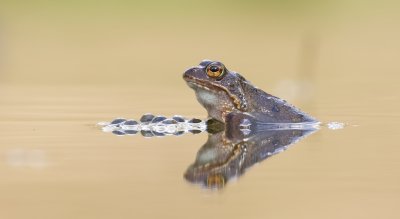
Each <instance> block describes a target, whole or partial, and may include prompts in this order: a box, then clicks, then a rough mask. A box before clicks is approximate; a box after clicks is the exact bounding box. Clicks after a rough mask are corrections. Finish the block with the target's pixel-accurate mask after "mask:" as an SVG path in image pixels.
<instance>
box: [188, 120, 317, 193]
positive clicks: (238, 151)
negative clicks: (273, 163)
mask: <svg viewBox="0 0 400 219" xmlns="http://www.w3.org/2000/svg"><path fill="white" fill-rule="evenodd" d="M250 127H251V126H250ZM277 127H278V126H270V127H267V128H260V127H253V128H250V129H249V128H246V129H242V128H241V127H239V126H233V127H229V125H228V127H227V129H226V130H224V131H221V132H218V133H215V134H210V135H209V136H208V140H207V142H206V143H205V144H204V145H203V147H201V148H200V150H199V151H198V153H197V156H196V160H195V162H194V163H193V164H192V165H190V166H189V168H188V169H187V170H186V173H185V174H184V177H185V178H186V179H187V180H188V181H189V182H192V183H196V184H201V185H203V186H205V187H207V188H215V189H219V188H223V187H224V186H225V184H226V183H227V182H228V181H229V180H230V179H232V178H235V177H239V176H241V175H242V174H243V173H244V172H245V170H246V169H247V168H249V167H251V166H252V165H254V164H255V163H257V162H260V161H263V160H264V159H266V158H268V157H270V156H272V155H274V154H277V153H279V152H282V151H283V150H285V149H286V148H287V147H288V146H289V145H290V144H293V143H295V142H297V141H298V140H300V139H301V138H303V137H305V136H307V135H309V134H311V133H313V132H315V131H316V130H317V127H313V126H309V125H305V126H304V127H301V126H297V127H288V128H287V129H285V128H282V127H279V128H277Z"/></svg>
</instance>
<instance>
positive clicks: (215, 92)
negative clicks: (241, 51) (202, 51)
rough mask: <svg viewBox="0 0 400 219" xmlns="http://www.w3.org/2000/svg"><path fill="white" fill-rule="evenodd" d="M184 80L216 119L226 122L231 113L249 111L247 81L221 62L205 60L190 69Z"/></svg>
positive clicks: (184, 75)
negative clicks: (245, 85) (245, 82)
mask: <svg viewBox="0 0 400 219" xmlns="http://www.w3.org/2000/svg"><path fill="white" fill-rule="evenodd" d="M183 79H184V80H185V81H186V82H187V83H188V85H189V86H190V87H191V88H193V90H194V91H195V92H196V96H197V99H198V101H199V102H200V103H201V104H202V105H203V106H204V107H205V108H206V110H207V112H208V114H209V116H210V117H212V118H214V119H217V120H220V121H224V115H226V114H227V113H229V112H232V111H234V110H239V111H243V112H245V111H246V110H247V101H246V97H245V94H244V92H243V88H242V83H243V82H244V81H245V79H244V78H243V77H242V76H241V75H239V74H238V73H236V72H231V71H229V70H228V69H227V68H226V67H225V66H224V64H222V63H221V62H217V61H210V60H204V61H202V62H200V64H199V65H198V66H195V67H192V68H190V69H188V70H187V71H186V72H185V73H184V74H183Z"/></svg>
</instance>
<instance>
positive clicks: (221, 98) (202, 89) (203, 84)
mask: <svg viewBox="0 0 400 219" xmlns="http://www.w3.org/2000/svg"><path fill="white" fill-rule="evenodd" d="M215 64H217V65H219V66H223V68H224V74H223V75H222V76H221V77H220V78H213V77H210V76H209V75H208V74H207V67H208V66H209V65H215ZM183 78H184V80H185V81H186V82H187V83H188V85H189V86H190V87H191V88H193V89H194V91H195V93H196V96H197V99H198V101H199V102H200V103H201V104H202V105H203V106H204V107H205V108H206V110H207V112H208V115H209V117H211V118H213V119H216V120H219V121H221V122H224V123H225V122H226V119H227V116H228V115H229V114H230V113H235V115H237V114H246V116H249V117H252V118H253V119H254V120H255V121H257V122H259V123H304V122H317V120H316V119H314V118H313V117H311V116H309V115H307V114H306V113H304V112H302V111H300V110H299V109H297V108H296V107H294V106H292V105H290V104H289V103H287V102H286V101H284V100H282V99H280V98H278V97H275V96H272V95H270V94H268V93H266V92H264V91H262V90H261V89H258V88H257V87H255V86H253V85H252V84H251V83H250V82H249V81H247V80H246V79H245V78H244V77H242V76H241V75H240V74H238V73H236V72H233V71H229V70H228V69H227V68H226V67H225V66H224V65H223V64H222V63H220V62H213V61H209V60H204V61H202V62H201V63H200V64H199V65H198V66H195V67H192V68H190V69H188V70H187V71H186V72H185V73H184V75H183Z"/></svg>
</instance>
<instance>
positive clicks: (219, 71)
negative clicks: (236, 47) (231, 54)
mask: <svg viewBox="0 0 400 219" xmlns="http://www.w3.org/2000/svg"><path fill="white" fill-rule="evenodd" d="M206 71H207V75H208V76H209V77H212V78H221V77H222V76H223V75H224V73H225V68H224V66H223V65H221V64H210V65H208V66H207V69H206Z"/></svg>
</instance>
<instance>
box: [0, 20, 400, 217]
mask: <svg viewBox="0 0 400 219" xmlns="http://www.w3.org/2000/svg"><path fill="white" fill-rule="evenodd" d="M395 17H396V18H397V17H398V16H397V15H396V16H395ZM389 18H391V17H389ZM389 18H387V17H385V18H382V19H380V20H377V19H375V18H374V19H372V18H370V19H367V18H365V19H366V20H363V21H357V20H356V19H355V20H352V21H351V22H333V23H328V25H327V26H328V27H326V26H323V25H322V26H320V25H319V24H318V25H316V26H314V25H311V26H307V25H303V26H301V27H299V26H296V25H294V26H290V25H288V26H280V25H277V26H270V25H261V23H262V22H260V21H258V22H259V23H257V21H256V20H255V21H254V22H252V23H251V25H247V23H246V22H247V21H243V20H242V21H237V23H235V25H233V24H231V23H230V22H229V21H228V20H224V22H225V24H226V26H225V29H224V31H222V32H220V34H219V35H216V36H215V35H213V36H210V35H204V34H199V33H201V31H200V32H199V31H198V28H199V27H202V23H204V22H205V21H200V20H194V21H192V22H193V23H192V24H190V23H189V22H186V23H185V22H183V21H180V22H177V23H171V24H170V25H169V26H168V27H167V26H162V25H161V26H155V25H141V26H140V25H137V23H136V21H128V22H127V21H124V20H122V19H121V20H118V21H109V23H104V22H101V21H96V22H92V21H90V22H89V21H88V22H87V23H80V22H76V23H74V21H71V22H70V23H68V22H67V24H66V23H62V25H59V23H58V22H61V21H52V20H50V21H49V20H46V19H44V20H29V19H20V20H18V19H15V20H13V22H11V21H10V22H9V23H6V25H5V27H4V31H3V32H4V33H5V34H4V38H3V40H4V42H6V43H4V46H5V47H4V48H5V50H4V51H5V53H4V54H5V56H4V59H3V65H2V74H1V77H2V80H1V81H2V83H1V85H0V106H1V107H0V178H1V179H2V180H0V194H1V195H0V206H1V210H0V218H7V219H9V218H28V217H31V218H97V219H98V218H267V217H268V218H293V217H296V218H377V217H379V218H398V217H399V216H400V209H399V208H398V203H400V171H399V168H400V158H399V157H400V147H399V141H398V136H399V134H400V129H399V124H400V95H399V89H398V86H399V85H398V84H399V82H400V76H399V75H400V74H399V73H400V67H399V51H400V43H399V42H400V41H399V40H398V39H399V36H400V31H399V29H398V25H397V24H398V22H397V21H398V19H397V20H396V19H389ZM63 22H65V21H63ZM175 22H176V21H175ZM240 22H242V23H240ZM205 23H207V22H205ZM31 24H34V25H33V26H32V25H31ZM150 24H154V23H151V21H150ZM330 24H331V26H329V25H330ZM135 25H136V26H135ZM210 28H211V30H210V32H213V30H219V27H218V26H216V27H210ZM238 28H241V29H242V30H243V31H237V30H238ZM110 31H111V32H112V34H111V33H110ZM194 42H196V43H194ZM203 58H212V59H214V58H215V59H220V60H221V61H223V62H224V63H225V64H226V65H227V66H228V68H231V69H233V70H237V71H239V72H241V73H242V74H243V75H244V76H245V77H246V78H247V79H249V80H250V81H252V82H254V84H256V85H257V86H259V87H260V88H263V89H264V90H266V91H269V92H271V93H273V94H275V95H277V96H280V97H283V98H285V99H288V100H289V101H290V102H292V103H294V104H295V105H297V106H299V107H300V108H302V109H303V110H304V111H306V112H308V113H309V114H311V115H313V116H315V117H317V118H318V119H320V120H321V121H322V122H329V121H340V122H345V123H346V124H348V125H347V126H346V127H345V128H344V129H341V130H336V131H333V130H329V129H326V128H323V129H321V130H320V131H318V132H316V133H314V134H313V135H311V136H309V137H307V138H306V139H304V140H302V141H300V142H299V143H297V144H296V145H294V146H293V147H291V148H290V149H288V150H287V151H285V152H283V153H280V154H278V155H276V156H273V157H271V158H269V159H267V160H265V161H263V162H261V163H260V164H259V165H254V166H253V167H252V168H250V169H249V170H247V171H246V173H245V174H244V175H243V176H242V177H240V178H239V179H237V180H236V181H234V182H230V183H228V184H227V185H226V187H225V188H224V189H222V190H218V191H216V190H207V189H204V188H202V187H200V186H198V185H193V184H190V183H189V182H187V181H186V180H185V179H184V178H183V174H184V172H185V170H186V168H187V167H188V166H189V165H190V164H191V163H193V161H194V159H195V156H196V153H197V151H198V149H199V148H200V147H201V146H202V145H203V143H204V142H205V141H206V139H207V135H206V134H205V133H203V134H199V135H184V136H181V137H164V138H151V139H145V138H143V137H141V136H124V137H118V136H115V135H112V134H109V133H103V132H102V131H101V130H100V129H99V127H96V123H97V122H100V121H110V120H112V119H113V118H115V117H126V118H134V119H137V118H138V117H140V116H141V115H142V114H143V113H147V112H151V113H154V114H162V115H166V116H171V115H174V114H181V115H184V116H187V117H198V118H204V117H205V116H206V113H205V111H204V110H203V109H202V108H201V106H200V105H199V104H198V103H197V101H196V100H195V97H194V94H193V92H192V91H191V90H190V89H189V88H188V87H187V86H186V85H185V84H184V82H183V80H182V79H181V74H182V72H183V71H184V70H185V69H186V68H188V67H190V66H192V65H196V64H197V63H198V62H199V61H200V60H201V59H203Z"/></svg>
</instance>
